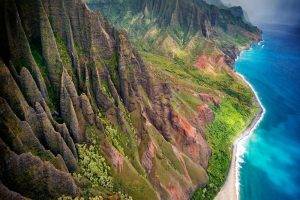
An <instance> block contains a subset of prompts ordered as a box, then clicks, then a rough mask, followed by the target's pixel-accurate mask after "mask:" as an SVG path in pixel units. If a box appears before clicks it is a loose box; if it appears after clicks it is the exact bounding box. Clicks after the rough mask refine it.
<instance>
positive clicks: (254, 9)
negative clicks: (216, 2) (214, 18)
mask: <svg viewBox="0 0 300 200" xmlns="http://www.w3.org/2000/svg"><path fill="white" fill-rule="evenodd" d="M222 1H223V2H224V3H225V4H228V3H229V4H231V5H239V6H242V7H243V8H244V10H245V11H246V12H247V14H248V16H249V19H250V21H251V22H253V23H256V24H265V23H268V24H283V25H300V0H222Z"/></svg>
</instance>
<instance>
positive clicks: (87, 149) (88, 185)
mask: <svg viewBox="0 0 300 200" xmlns="http://www.w3.org/2000/svg"><path fill="white" fill-rule="evenodd" d="M87 134H88V136H89V138H90V140H91V142H90V144H77V149H78V155H79V161H78V165H79V169H78V170H77V171H76V172H75V173H74V174H73V176H74V178H76V179H77V181H78V182H80V184H81V185H82V186H83V188H84V190H83V197H84V198H85V199H90V198H93V197H95V198H96V197H99V198H100V197H107V196H111V195H113V194H118V196H119V197H120V199H122V200H130V199H132V198H131V197H130V196H128V195H126V194H123V193H122V192H120V191H119V190H120V188H119V187H118V185H116V184H115V180H114V178H113V176H112V169H111V167H110V166H109V164H108V163H107V160H106V159H105V158H104V156H103V155H102V151H101V149H100V146H101V144H100V141H101V136H100V135H99V134H101V133H100V132H99V130H97V129H96V128H95V127H88V128H87ZM103 139H104V138H103Z"/></svg>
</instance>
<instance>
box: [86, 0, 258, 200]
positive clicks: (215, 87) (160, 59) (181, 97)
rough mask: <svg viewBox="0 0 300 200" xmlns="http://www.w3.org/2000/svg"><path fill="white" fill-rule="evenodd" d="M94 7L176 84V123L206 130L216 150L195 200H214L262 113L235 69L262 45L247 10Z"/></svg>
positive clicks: (131, 0) (169, 4) (158, 73)
mask: <svg viewBox="0 0 300 200" xmlns="http://www.w3.org/2000/svg"><path fill="white" fill-rule="evenodd" d="M89 6H90V7H91V8H92V9H94V10H100V11H101V12H102V13H103V15H104V16H106V17H107V18H108V20H109V21H111V22H112V23H113V24H114V25H115V26H116V27H118V28H119V29H125V30H126V31H127V32H128V33H129V36H130V40H131V41H132V42H133V43H134V44H135V46H136V48H137V49H138V51H139V52H140V53H141V55H142V58H143V60H144V61H145V62H146V63H147V65H149V67H150V70H151V74H153V76H154V77H156V78H157V79H158V80H159V81H161V82H166V83H168V85H169V87H170V88H171V90H172V91H173V92H172V97H171V104H172V107H173V108H174V110H175V111H176V113H180V114H181V115H182V119H181V120H177V121H176V123H178V124H184V123H185V122H186V121H188V122H189V123H190V124H191V125H192V126H194V127H199V129H200V132H199V133H200V134H201V136H202V137H203V138H205V140H206V141H207V142H208V144H209V146H210V148H211V154H210V155H209V156H206V157H202V158H201V160H205V161H207V162H204V163H203V164H202V166H204V167H205V169H206V171H207V173H208V177H209V180H208V182H207V184H205V185H200V188H199V189H198V190H197V191H196V192H195V193H194V194H193V195H192V198H193V199H213V198H214V196H215V195H216V194H217V192H218V191H219V189H220V188H221V186H222V185H223V183H224V182H225V179H226V175H227V172H228V169H229V165H230V160H231V146H232V143H233V141H234V139H235V138H236V137H237V136H238V135H239V133H240V132H241V131H243V130H244V129H245V128H246V127H247V126H248V125H249V123H250V122H251V121H252V119H253V118H254V117H255V115H256V114H257V113H258V112H259V106H258V105H257V103H256V100H255V97H254V94H253V92H252V91H251V89H250V88H249V87H248V86H247V85H246V83H244V81H243V80H241V79H240V78H239V77H238V76H237V75H236V74H235V73H234V71H233V70H232V68H231V65H232V63H233V62H234V59H235V58H236V57H237V55H238V54H239V52H240V51H241V50H243V49H245V48H247V47H249V46H250V44H251V43H252V42H255V41H259V40H260V31H259V30H258V29H257V28H256V27H254V26H252V25H251V24H249V23H248V22H247V21H245V17H244V15H243V11H242V10H241V8H237V7H234V8H227V7H222V8H221V9H220V8H218V7H216V6H213V5H208V4H206V3H204V2H202V1H189V0H188V1H171V0H161V1H160V0H153V1H138V2H137V1H135V0H128V1H118V0H115V1H97V0H93V1H90V2H89ZM187 129H189V126H185V130H187ZM187 132H188V131H187ZM200 162H201V161H200ZM188 170H190V172H191V173H194V172H195V171H194V170H192V169H190V168H189V169H188Z"/></svg>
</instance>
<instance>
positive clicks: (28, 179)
mask: <svg viewBox="0 0 300 200" xmlns="http://www.w3.org/2000/svg"><path fill="white" fill-rule="evenodd" d="M0 155H1V158H0V179H1V181H2V182H3V183H4V184H5V185H6V186H7V187H9V188H12V189H13V190H15V191H16V192H19V193H22V194H23V195H24V196H26V197H29V198H37V197H38V198H41V199H42V198H44V199H51V198H58V197H60V196H61V194H66V195H69V196H73V197H74V196H76V195H77V194H78V192H79V191H78V188H77V186H76V184H75V182H74V180H73V179H72V177H71V175H70V174H68V173H65V172H61V171H59V170H57V169H55V168H54V167H53V166H52V165H51V164H49V163H47V162H43V161H42V160H40V159H39V158H38V157H35V156H33V155H32V154H30V153H24V154H20V155H17V154H16V153H14V152H12V151H11V150H9V148H8V147H7V146H6V145H5V144H4V142H3V141H2V140H0ZM24 182H25V183H26V184H24Z"/></svg>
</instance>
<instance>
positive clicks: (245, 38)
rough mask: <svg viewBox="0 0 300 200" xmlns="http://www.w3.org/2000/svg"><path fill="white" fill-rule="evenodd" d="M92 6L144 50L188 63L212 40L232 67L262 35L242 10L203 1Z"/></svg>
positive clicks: (93, 1) (114, 0)
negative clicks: (246, 48) (181, 59)
mask: <svg viewBox="0 0 300 200" xmlns="http://www.w3.org/2000/svg"><path fill="white" fill-rule="evenodd" d="M89 6H90V7H91V8H92V9H96V10H97V9H98V10H100V11H101V12H102V13H103V14H104V15H105V16H106V17H107V18H108V19H109V20H110V21H111V22H112V23H113V24H115V25H116V26H117V27H120V28H124V29H126V30H127V31H128V32H129V34H130V35H131V38H133V42H135V43H136V44H137V46H141V47H142V49H144V50H147V51H154V52H157V51H158V52H160V53H163V54H164V55H169V56H173V57H174V56H176V57H179V58H183V59H184V60H187V59H188V58H189V57H190V56H192V55H193V56H195V55H199V54H200V53H201V52H200V50H202V51H203V50H205V49H207V48H199V47H198V46H199V45H198V44H199V43H203V40H209V41H213V43H214V45H215V46H216V47H217V48H218V49H219V50H221V52H222V53H223V54H224V55H225V56H226V58H227V61H228V62H227V63H232V62H233V60H234V59H235V57H236V55H237V53H238V51H239V50H241V48H242V47H244V46H248V45H249V44H250V43H251V42H252V41H258V40H260V35H261V34H260V30H259V29H258V28H257V27H255V26H252V25H251V24H249V23H248V22H246V21H245V20H244V16H243V10H242V9H241V8H240V7H232V8H224V9H220V8H218V7H216V6H214V5H209V4H207V3H206V2H204V1H202V0H196V1H193V0H151V1H146V0H142V1H137V0H126V1H120V0H112V1H106V0H102V1H99V0H91V1H90V3H89ZM190 54H192V55H190Z"/></svg>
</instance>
